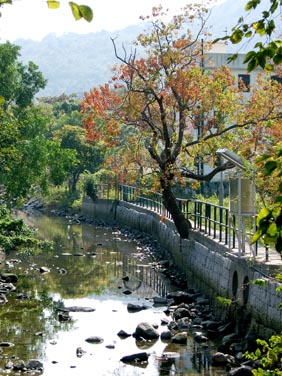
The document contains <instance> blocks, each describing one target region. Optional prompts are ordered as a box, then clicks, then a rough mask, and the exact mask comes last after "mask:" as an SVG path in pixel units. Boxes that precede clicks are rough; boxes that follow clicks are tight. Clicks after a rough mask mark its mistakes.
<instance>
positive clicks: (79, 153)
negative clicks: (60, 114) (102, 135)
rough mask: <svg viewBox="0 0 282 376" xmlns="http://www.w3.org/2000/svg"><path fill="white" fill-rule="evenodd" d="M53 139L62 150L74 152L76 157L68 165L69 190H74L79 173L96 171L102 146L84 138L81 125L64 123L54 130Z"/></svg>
mask: <svg viewBox="0 0 282 376" xmlns="http://www.w3.org/2000/svg"><path fill="white" fill-rule="evenodd" d="M54 140H55V141H57V142H59V144H60V148H61V149H62V150H63V151H65V152H66V151H67V150H68V151H73V152H75V155H76V159H75V161H73V162H74V163H72V164H71V165H70V166H69V170H68V185H69V191H70V192H72V193H73V192H75V191H76V189H77V183H78V180H79V177H80V175H81V174H82V173H83V172H85V171H88V172H90V173H94V172H96V171H97V170H98V169H99V167H100V166H101V164H102V162H103V154H104V153H103V151H102V148H101V147H99V146H97V145H96V144H93V143H91V142H89V141H87V140H86V132H85V129H84V128H82V127H81V126H74V125H64V126H63V127H62V128H61V129H59V130H57V131H55V132H54Z"/></svg>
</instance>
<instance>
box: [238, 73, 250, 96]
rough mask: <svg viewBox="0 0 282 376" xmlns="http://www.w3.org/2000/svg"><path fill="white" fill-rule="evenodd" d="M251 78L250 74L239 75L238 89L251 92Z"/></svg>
mask: <svg viewBox="0 0 282 376" xmlns="http://www.w3.org/2000/svg"><path fill="white" fill-rule="evenodd" d="M250 82H251V76H250V75H249V74H238V88H239V89H240V90H241V91H245V92H247V93H248V92H249V91H250Z"/></svg>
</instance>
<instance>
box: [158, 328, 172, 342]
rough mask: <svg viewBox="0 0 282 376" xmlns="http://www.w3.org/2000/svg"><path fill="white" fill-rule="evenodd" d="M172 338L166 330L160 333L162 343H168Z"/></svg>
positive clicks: (170, 333)
mask: <svg viewBox="0 0 282 376" xmlns="http://www.w3.org/2000/svg"><path fill="white" fill-rule="evenodd" d="M172 337H173V334H172V332H171V331H170V330H166V331H164V332H162V333H161V340H163V341H169V340H171V338H172Z"/></svg>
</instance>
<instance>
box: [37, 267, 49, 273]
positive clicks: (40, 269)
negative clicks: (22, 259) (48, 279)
mask: <svg viewBox="0 0 282 376" xmlns="http://www.w3.org/2000/svg"><path fill="white" fill-rule="evenodd" d="M39 271H40V273H42V274H46V273H50V269H49V268H47V266H40V268H39Z"/></svg>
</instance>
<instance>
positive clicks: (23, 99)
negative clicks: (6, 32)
mask: <svg viewBox="0 0 282 376" xmlns="http://www.w3.org/2000/svg"><path fill="white" fill-rule="evenodd" d="M19 56H20V47H19V46H16V45H13V44H11V43H9V42H6V43H4V44H0V98H2V106H3V107H4V109H5V110H6V109H7V108H8V107H9V106H10V105H11V106H12V107H13V109H19V110H21V109H23V108H26V107H28V106H29V105H30V104H31V103H32V100H33V98H34V96H35V94H36V93H38V91H39V90H40V89H43V88H44V87H45V85H46V82H47V81H46V80H45V79H44V78H43V76H42V73H41V72H39V71H38V66H37V65H36V64H34V63H33V62H29V63H28V64H27V65H24V64H23V63H21V62H19V61H18V59H19Z"/></svg>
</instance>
